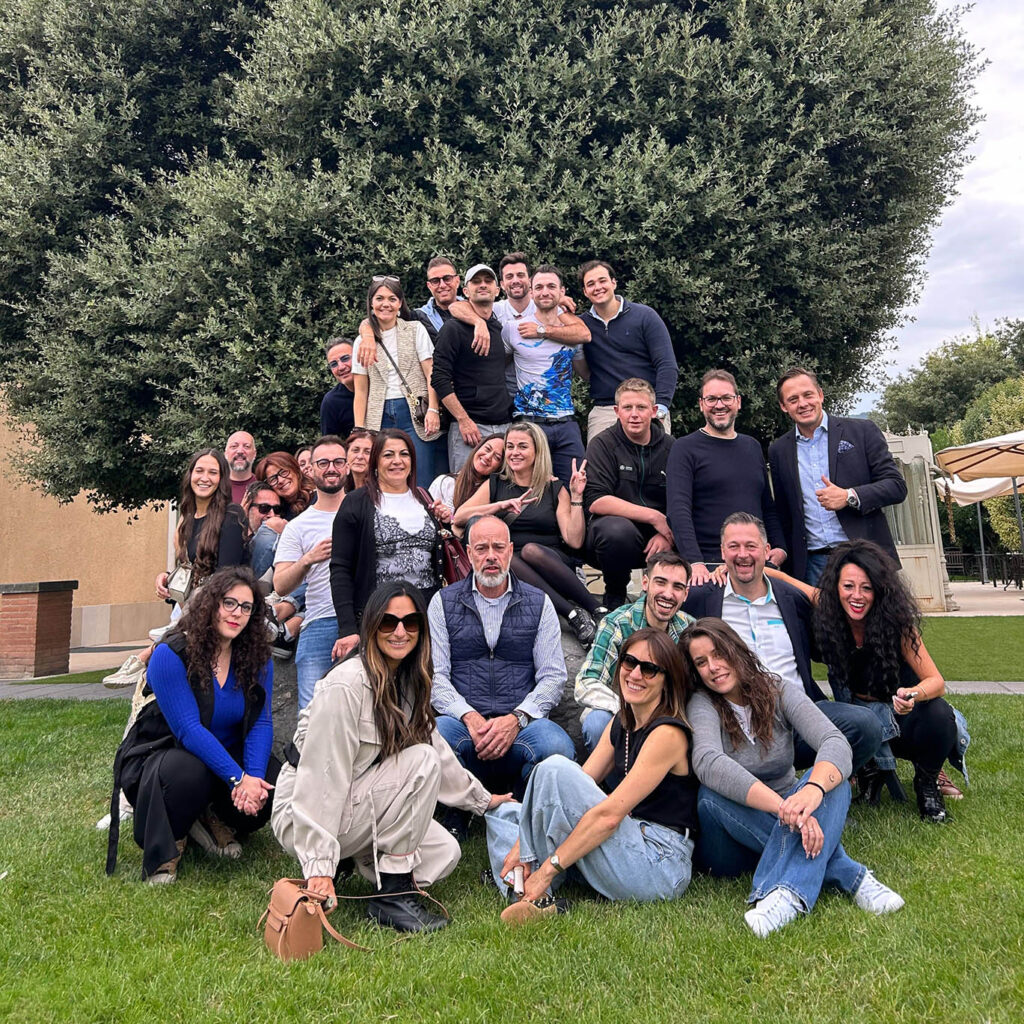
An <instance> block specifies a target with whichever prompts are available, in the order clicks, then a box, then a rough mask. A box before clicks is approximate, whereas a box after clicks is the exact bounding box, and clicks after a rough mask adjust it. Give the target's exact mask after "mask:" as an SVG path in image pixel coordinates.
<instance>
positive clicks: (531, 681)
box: [439, 576, 544, 718]
mask: <svg viewBox="0 0 1024 1024" xmlns="http://www.w3.org/2000/svg"><path fill="white" fill-rule="evenodd" d="M472 587H473V577H472V576H468V577H466V579H464V580H460V581H459V582H458V583H454V584H452V585H451V586H450V587H444V588H443V589H442V590H441V591H440V592H439V593H440V594H441V605H442V606H443V608H444V618H445V623H446V624H447V626H448V646H449V649H450V650H451V660H452V668H451V679H452V684H453V685H454V687H455V689H456V690H458V691H459V693H460V694H462V696H463V697H464V698H465V699H466V701H467V702H468V703H469V704H470V705H472V707H473V709H474V710H476V711H479V712H480V714H481V715H483V716H484V717H485V718H486V717H490V716H493V715H505V714H508V713H509V712H510V711H513V710H515V708H516V707H517V705H518V704H519V703H520V702H521V701H522V699H523V698H524V697H525V696H526V695H527V694H528V693H529V692H530V691H531V690H532V689H533V688H534V686H535V685H536V682H537V680H536V675H535V672H534V665H533V641H534V638H535V637H536V636H537V630H538V629H539V628H540V615H541V611H542V610H543V608H544V592H543V591H542V590H538V589H537V588H536V587H531V586H530V585H529V584H527V583H523V582H521V581H520V580H515V581H514V584H513V588H512V597H511V599H510V600H509V603H508V606H507V607H506V608H505V615H504V617H503V618H502V620H501V632H500V633H499V634H498V642H497V644H496V645H495V647H494V650H491V649H490V648H489V647H488V646H487V640H486V639H485V637H484V624H483V622H482V621H481V619H480V614H479V612H477V610H476V602H475V601H474V600H473V589H472Z"/></svg>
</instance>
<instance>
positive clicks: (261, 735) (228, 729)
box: [146, 644, 274, 785]
mask: <svg viewBox="0 0 1024 1024" xmlns="http://www.w3.org/2000/svg"><path fill="white" fill-rule="evenodd" d="M146 678H147V680H148V682H149V685H150V686H151V687H152V689H153V693H154V694H155V695H156V700H157V703H158V704H159V705H160V710H161V711H162V712H163V716H164V718H165V719H166V720H167V724H168V725H169V726H170V729H171V732H172V733H174V737H175V739H176V740H177V741H178V742H179V743H180V744H181V745H182V746H183V747H184V748H185V749H186V750H187V751H189V752H190V753H192V754H195V756H196V757H198V758H199V759H200V760H201V761H202V762H203V764H205V765H206V766H207V767H208V768H209V769H210V771H212V772H213V773H214V774H215V775H216V776H217V777H218V778H220V779H223V780H224V782H226V783H227V784H228V785H231V784H232V783H231V780H232V779H236V780H237V779H240V778H241V777H242V773H243V768H242V766H241V765H239V764H238V762H237V761H236V760H235V759H234V758H233V757H232V756H231V755H230V754H229V753H228V748H229V747H234V746H236V745H237V744H238V741H239V740H240V739H241V726H242V719H243V717H244V716H245V695H244V694H243V693H242V689H241V687H240V686H239V685H238V682H237V680H236V679H235V669H234V666H233V665H232V667H231V668H230V669H229V670H228V677H227V680H226V681H225V683H224V685H223V686H218V685H217V681H216V680H215V679H214V678H213V672H212V671H211V672H210V685H211V686H212V687H213V717H212V718H211V719H210V725H209V728H207V727H206V726H204V725H203V723H202V722H201V721H200V718H199V705H198V704H197V703H196V698H195V695H194V694H193V693H192V687H191V686H190V685H189V681H188V674H187V673H186V671H185V663H184V662H183V661H182V660H181V658H179V657H178V655H176V654H175V653H174V651H172V650H171V649H170V647H168V646H167V645H166V644H158V645H157V647H156V649H155V650H154V651H153V656H152V657H151V658H150V660H149V668H148V669H147V670H146ZM260 683H261V685H262V686H263V688H264V689H265V690H266V693H267V699H266V700H265V701H264V703H263V710H262V711H261V712H260V716H259V718H258V719H257V720H256V721H255V723H253V727H252V728H251V729H250V730H249V734H248V735H247V736H246V737H245V744H244V747H243V754H242V760H243V761H244V762H245V767H244V772H245V774H246V775H251V776H253V777H254V778H258V779H262V778H264V777H265V776H266V772H267V760H268V759H269V757H270V745H271V742H272V741H273V734H274V727H273V722H272V720H271V717H270V703H271V702H270V697H271V693H272V690H273V683H274V669H273V666H272V664H271V663H270V662H269V661H268V662H267V666H266V668H265V669H264V670H263V676H262V678H261V679H260Z"/></svg>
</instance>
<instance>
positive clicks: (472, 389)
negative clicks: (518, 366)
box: [430, 263, 512, 473]
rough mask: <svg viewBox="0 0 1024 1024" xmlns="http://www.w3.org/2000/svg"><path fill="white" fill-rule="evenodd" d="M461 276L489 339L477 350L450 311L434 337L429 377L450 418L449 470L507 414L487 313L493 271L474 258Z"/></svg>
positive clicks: (497, 338)
mask: <svg viewBox="0 0 1024 1024" xmlns="http://www.w3.org/2000/svg"><path fill="white" fill-rule="evenodd" d="M463 281H464V284H463V288H462V291H463V294H464V295H465V296H466V298H467V299H468V300H469V302H470V303H471V304H472V306H473V310H474V311H475V312H476V313H477V315H478V316H480V317H481V318H482V319H483V320H485V321H486V323H487V332H488V334H489V335H490V344H489V346H488V349H487V351H486V352H478V351H477V350H478V349H479V348H480V347H481V346H479V345H476V346H474V344H473V335H474V328H473V326H472V325H471V324H467V323H463V322H462V321H461V320H458V319H456V318H454V317H453V318H452V319H450V320H448V321H447V322H445V324H444V325H443V326H442V327H441V330H440V331H439V332H438V335H437V341H435V342H434V372H433V374H432V375H431V378H430V383H431V385H432V386H433V388H434V390H435V391H436V392H437V397H438V398H439V399H440V400H441V401H442V402H443V403H444V406H445V408H446V409H447V410H448V411H449V412H450V413H451V415H452V417H453V419H454V420H455V422H454V423H453V424H452V425H451V427H450V428H449V431H448V466H449V469H450V471H451V472H452V473H458V471H459V470H460V469H461V468H462V466H463V463H465V461H466V460H467V459H468V458H469V455H470V452H471V451H472V450H473V447H474V445H476V444H478V443H479V441H480V438H481V437H483V436H486V435H487V434H504V433H505V430H506V429H507V428H508V425H509V421H510V420H511V418H512V408H511V406H512V402H511V399H510V397H509V393H508V388H507V387H506V385H505V347H504V345H503V344H502V340H501V324H500V323H499V322H498V320H497V319H496V318H495V317H494V315H493V313H494V300H495V299H496V298H497V297H498V276H497V274H495V273H494V271H493V270H492V269H491V268H490V267H489V266H487V264H486V263H477V264H475V265H474V266H472V267H470V268H469V270H467V271H466V274H465V277H464V278H463Z"/></svg>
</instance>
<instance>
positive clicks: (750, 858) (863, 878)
mask: <svg viewBox="0 0 1024 1024" xmlns="http://www.w3.org/2000/svg"><path fill="white" fill-rule="evenodd" d="M679 646H680V648H681V649H682V651H683V652H684V655H685V664H686V668H687V670H688V671H689V674H690V679H691V682H692V684H693V686H694V687H695V689H696V691H697V692H695V693H694V695H693V697H692V698H691V699H690V702H689V704H688V706H687V711H688V712H689V715H690V720H691V721H692V722H693V766H694V770H695V771H696V773H697V777H698V778H699V779H700V781H701V789H700V797H699V799H698V812H699V815H700V829H701V831H700V840H699V845H698V864H699V865H700V866H701V867H704V868H707V869H709V870H710V871H711V873H712V874H714V875H719V876H723V877H734V876H736V875H740V874H743V873H744V872H746V871H749V870H751V869H753V870H754V885H753V889H752V890H751V893H750V897H749V898H748V901H747V902H748V903H753V904H754V906H753V907H752V908H751V909H750V910H748V911H747V913H746V914H745V915H744V916H745V920H746V922H747V924H748V926H749V927H750V929H751V930H752V931H753V932H754V934H755V935H757V936H758V937H760V938H765V937H766V936H767V935H769V934H771V933H772V932H773V931H776V930H777V929H779V928H782V927H784V926H785V925H787V924H789V923H790V922H791V921H794V920H795V919H796V917H797V915H798V914H807V913H810V911H811V910H812V909H813V908H814V904H815V902H816V901H817V899H818V894H819V893H820V892H821V887H822V886H823V885H824V884H825V883H826V882H827V883H830V884H832V885H834V886H836V887H837V888H839V889H841V890H842V891H843V892H845V893H848V894H849V895H850V896H852V897H853V901H854V902H855V903H856V904H857V906H858V907H860V908H861V909H862V910H867V911H869V912H870V913H873V914H885V913H888V912H890V911H894V910H899V909H900V907H902V906H903V899H902V897H901V896H899V895H898V894H897V893H895V892H893V891H892V889H889V888H888V887H886V886H884V885H882V883H881V882H879V881H878V880H877V879H876V878H875V877H874V875H872V873H871V872H870V871H868V870H867V868H865V867H864V865H863V864H858V863H857V862H856V861H854V860H852V859H851V858H850V856H849V855H848V854H847V853H846V851H845V850H844V849H843V847H842V843H841V842H840V840H841V839H842V835H843V827H844V826H845V824H846V812H847V810H848V809H849V807H850V787H849V786H848V785H847V779H848V778H849V775H850V771H851V769H852V763H853V755H852V754H851V751H850V744H849V743H848V742H847V740H846V738H845V737H844V736H843V734H842V733H841V732H840V731H839V729H838V728H837V727H836V726H835V725H833V724H832V723H831V722H830V721H829V720H828V718H826V717H825V714H824V713H823V712H822V711H821V710H820V709H819V708H818V707H817V706H816V705H815V704H814V702H813V701H812V700H811V699H810V697H808V696H807V694H806V693H804V691H803V689H802V688H800V687H798V686H795V685H793V684H792V683H783V682H782V681H781V680H780V679H779V677H778V676H775V675H772V674H771V673H769V672H768V671H767V670H766V669H765V668H764V667H763V666H762V665H761V663H760V662H759V661H758V660H757V658H756V656H755V655H754V654H753V653H752V652H751V650H750V649H749V648H748V647H747V645H746V644H745V643H744V642H743V641H742V640H741V639H740V637H739V635H738V634H737V633H736V632H735V630H733V629H732V627H731V626H728V625H726V623H724V622H723V621H722V620H721V619H712V618H703V619H698V620H697V622H696V623H695V624H694V625H692V626H690V628H689V629H687V630H686V632H685V633H683V635H682V636H681V637H680V639H679ZM795 732H798V733H799V734H800V736H801V737H802V738H803V739H804V741H805V742H807V743H809V744H810V745H811V746H812V747H813V748H814V749H815V750H816V751H817V758H816V760H815V762H814V767H813V768H811V770H810V771H809V772H807V773H806V774H805V775H804V776H803V777H802V778H801V779H800V780H799V781H797V778H796V772H795V771H794V770H793V735H794V733H795Z"/></svg>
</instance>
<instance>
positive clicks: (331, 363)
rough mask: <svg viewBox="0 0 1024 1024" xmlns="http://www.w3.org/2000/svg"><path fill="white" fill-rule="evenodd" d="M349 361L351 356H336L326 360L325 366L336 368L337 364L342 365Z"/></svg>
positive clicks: (330, 368) (331, 368)
mask: <svg viewBox="0 0 1024 1024" xmlns="http://www.w3.org/2000/svg"><path fill="white" fill-rule="evenodd" d="M351 362H352V357H351V356H338V358H337V359H331V360H329V361H328V363H327V368H328V369H329V370H336V369H337V368H338V367H339V366H344V365H345V364H346V363H351Z"/></svg>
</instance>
